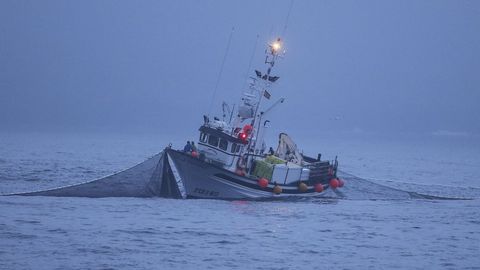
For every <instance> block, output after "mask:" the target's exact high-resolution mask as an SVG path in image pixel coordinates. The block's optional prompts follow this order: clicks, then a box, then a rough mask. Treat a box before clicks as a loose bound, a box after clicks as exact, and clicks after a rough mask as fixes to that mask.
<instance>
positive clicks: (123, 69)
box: [0, 0, 480, 136]
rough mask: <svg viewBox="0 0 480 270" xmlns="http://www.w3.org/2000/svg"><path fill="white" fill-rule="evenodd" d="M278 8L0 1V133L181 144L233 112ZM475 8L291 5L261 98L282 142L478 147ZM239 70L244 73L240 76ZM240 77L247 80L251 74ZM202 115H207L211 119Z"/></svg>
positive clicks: (479, 17) (261, 4)
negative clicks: (79, 134)
mask: <svg viewBox="0 0 480 270" xmlns="http://www.w3.org/2000/svg"><path fill="white" fill-rule="evenodd" d="M289 6H290V0H287V1H279V0H277V1H63V0H62V1H17V0H15V1H8V0H3V1H0V131H18V130H23V131H113V132H132V131H135V132H152V131H153V132H158V133H165V134H172V135H173V134H178V135H184V134H195V135H194V136H196V130H197V128H198V126H199V125H200V124H201V123H202V115H203V114H206V113H208V111H209V104H210V100H211V97H212V92H213V88H214V85H215V81H216V79H217V74H218V73H219V69H220V65H221V62H222V58H223V55H224V53H225V48H226V45H227V40H228V37H229V34H230V31H231V28H232V27H235V31H234V34H233V37H232V45H231V47H230V51H229V54H228V55H227V60H226V63H225V68H224V71H223V76H222V77H221V81H220V85H219V89H218V94H217V96H216V99H215V105H216V106H217V107H218V108H220V107H219V106H220V103H221V101H222V100H226V101H228V102H230V103H231V102H236V101H237V100H238V98H239V97H240V93H241V88H242V86H244V82H245V78H246V76H247V74H246V71H247V68H248V63H249V59H250V57H251V55H252V51H253V48H254V44H255V40H256V35H257V34H258V35H259V36H260V37H259V39H258V46H257V50H256V51H255V53H256V54H255V58H254V59H255V60H254V64H253V67H260V68H262V67H263V65H262V61H263V57H264V56H263V50H264V46H265V44H266V42H268V41H271V40H273V39H274V38H275V37H276V36H277V35H279V34H281V32H282V30H283V28H284V24H285V21H286V17H287V13H288V9H289ZM479 27H480V1H453V0H452V1H438V0H435V1H433V0H432V1H418V0H415V1H400V0H398V1H384V0H381V1H380V0H379V1H338V0H328V1H298V0H297V1H295V3H294V5H293V9H292V12H291V15H290V18H289V23H288V28H287V31H286V35H285V37H284V38H285V48H286V50H287V54H286V57H285V58H284V59H283V60H282V61H281V62H280V63H279V64H278V65H277V67H278V68H277V69H276V72H277V74H278V75H280V76H281V79H280V80H279V83H278V84H277V86H276V87H275V88H274V89H273V90H272V95H273V98H274V99H275V98H278V97H280V96H284V97H286V98H287V100H286V102H285V104H282V105H281V106H280V107H278V108H277V110H276V115H275V116H274V117H273V118H272V125H273V126H274V127H275V129H278V130H287V131H289V132H290V133H293V134H295V133H297V134H303V133H307V132H308V133H312V134H321V133H322V132H330V133H336V132H339V133H352V134H356V133H370V132H371V133H389V134H399V133H415V134H416V133H419V134H420V133H421V134H432V133H435V134H437V135H455V134H457V135H466V134H479V133H480V106H479V105H478V103H479V102H480V76H479V71H480V34H479V30H478V29H479ZM253 67H252V68H253ZM252 70H253V69H251V70H250V72H252ZM217 107H216V108H217Z"/></svg>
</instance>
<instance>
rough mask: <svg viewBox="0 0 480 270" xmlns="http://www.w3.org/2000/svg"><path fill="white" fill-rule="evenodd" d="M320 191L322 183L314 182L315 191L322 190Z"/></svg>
mask: <svg viewBox="0 0 480 270" xmlns="http://www.w3.org/2000/svg"><path fill="white" fill-rule="evenodd" d="M322 191H323V185H322V184H320V183H318V184H316V185H315V192H318V193H320V192H322Z"/></svg>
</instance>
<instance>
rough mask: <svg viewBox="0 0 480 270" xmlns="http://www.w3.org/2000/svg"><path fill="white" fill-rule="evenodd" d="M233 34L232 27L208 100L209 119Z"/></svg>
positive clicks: (233, 28)
mask: <svg viewBox="0 0 480 270" xmlns="http://www.w3.org/2000/svg"><path fill="white" fill-rule="evenodd" d="M233 32H235V27H232V31H231V32H230V36H229V37H228V42H227V49H226V50H225V55H224V56H223V60H222V65H221V66H220V72H219V73H218V77H217V82H216V83H215V88H214V89H213V94H212V98H211V100H210V107H209V109H208V117H209V118H210V114H211V113H212V108H213V104H214V101H215V96H216V95H217V89H218V85H219V84H220V79H221V78H222V73H223V67H224V66H225V60H226V59H227V55H228V51H229V50H230V43H231V41H232V36H233Z"/></svg>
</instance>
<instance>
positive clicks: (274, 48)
mask: <svg viewBox="0 0 480 270" xmlns="http://www.w3.org/2000/svg"><path fill="white" fill-rule="evenodd" d="M281 47H282V46H281V45H280V42H278V41H275V42H274V43H273V44H272V48H273V50H274V51H278V50H280V48H281Z"/></svg>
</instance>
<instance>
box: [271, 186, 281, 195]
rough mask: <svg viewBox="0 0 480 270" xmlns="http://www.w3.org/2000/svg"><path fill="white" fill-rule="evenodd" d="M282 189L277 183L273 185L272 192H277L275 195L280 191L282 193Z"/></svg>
mask: <svg viewBox="0 0 480 270" xmlns="http://www.w3.org/2000/svg"><path fill="white" fill-rule="evenodd" d="M282 191H283V190H282V188H281V187H280V186H279V185H275V186H274V187H273V193H275V194H277V195H278V194H280V193H282Z"/></svg>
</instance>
